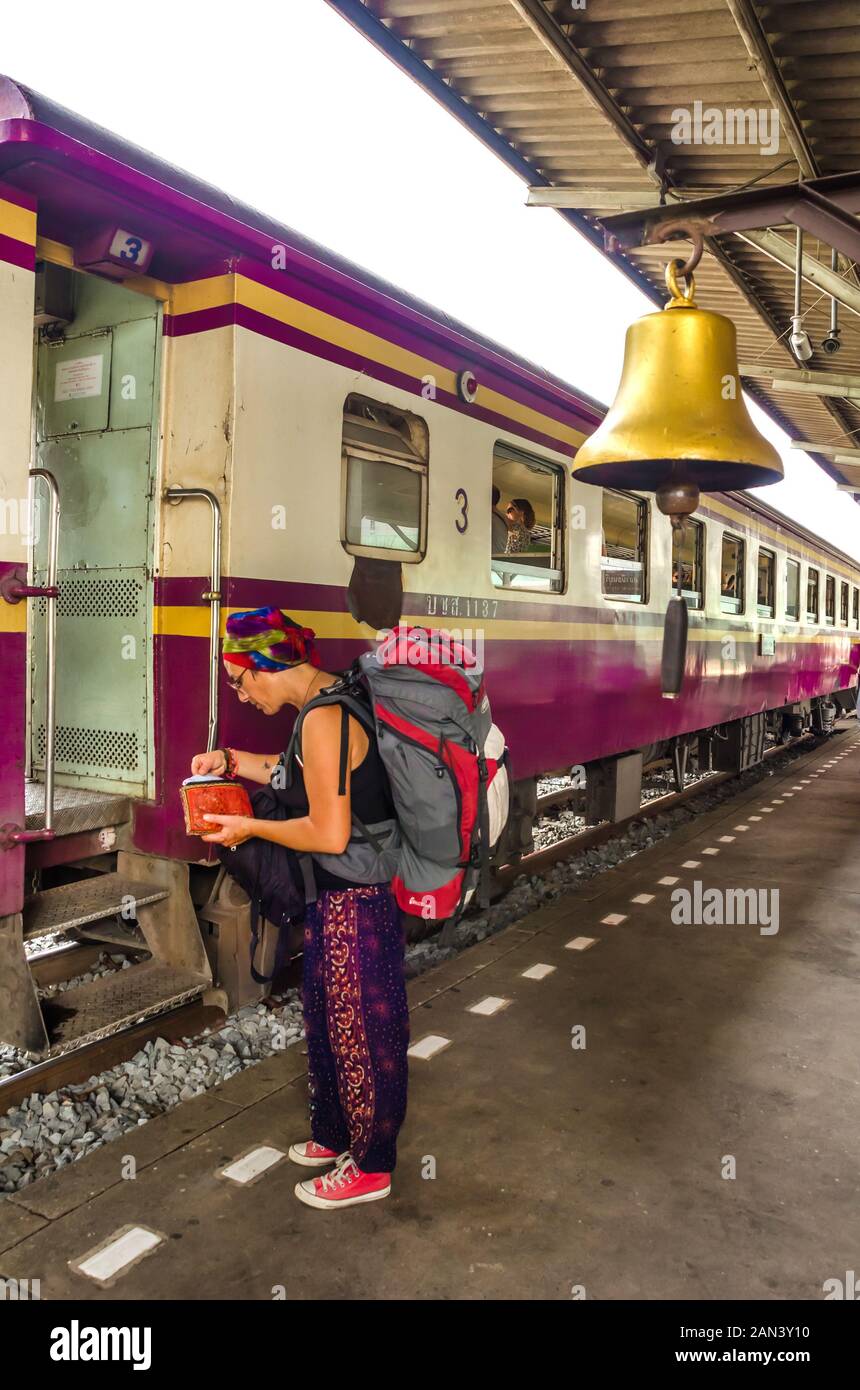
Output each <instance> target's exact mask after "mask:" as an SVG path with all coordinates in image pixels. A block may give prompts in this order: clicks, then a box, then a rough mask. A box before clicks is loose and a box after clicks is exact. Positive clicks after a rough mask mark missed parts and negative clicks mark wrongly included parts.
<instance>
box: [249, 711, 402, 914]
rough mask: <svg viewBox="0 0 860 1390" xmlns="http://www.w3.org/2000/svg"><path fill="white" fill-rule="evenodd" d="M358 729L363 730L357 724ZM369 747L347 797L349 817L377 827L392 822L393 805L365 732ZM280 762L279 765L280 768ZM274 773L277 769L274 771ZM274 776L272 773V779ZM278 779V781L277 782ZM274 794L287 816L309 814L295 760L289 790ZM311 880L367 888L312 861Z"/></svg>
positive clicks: (379, 761) (375, 749) (369, 734)
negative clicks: (287, 813) (388, 821)
mask: <svg viewBox="0 0 860 1390" xmlns="http://www.w3.org/2000/svg"><path fill="white" fill-rule="evenodd" d="M341 715H342V717H343V715H347V711H346V710H345V709H344V708H343V706H341ZM347 717H348V718H349V719H351V720H353V721H354V722H355V723H356V724H358V723H359V721H358V720H357V719H355V716H354V715H351V714H350V715H347ZM360 727H362V728H363V727H364V726H363V725H360ZM364 732H365V733H366V734H367V739H368V744H367V752H366V753H365V755H364V757H363V758H362V760H361V762H360V763H359V765H358V767H356V768H353V770H352V774H351V776H350V783H349V795H350V806H351V808H352V814H353V816H355V818H356V820H360V821H361V822H362V824H363V825H376V824H377V823H378V822H379V821H383V820H391V819H392V818H393V817H394V805H393V803H392V800H391V792H390V790H389V787H388V775H387V773H386V771H385V765H384V763H383V761H382V759H381V757H380V756H379V748H378V747H377V743H376V737H375V735H374V734H373V733H372V731H371V730H369V729H365V730H364ZM282 761H283V760H281V762H279V764H278V766H279V767H280V766H282ZM276 770H277V769H276ZM274 778H275V773H274V772H273V773H272V779H273V780H274ZM279 780H280V779H279ZM272 790H273V791H274V793H275V795H276V796H277V798H278V800H279V801H280V803H281V805H282V806H287V807H289V810H290V814H291V815H292V816H294V817H298V816H306V815H307V814H308V810H309V805H308V794H307V792H306V790H305V777H304V771H303V768H302V765H301V763H300V762H299V760H298V758H296V760H295V766H294V768H293V781H292V785H291V786H289V787H275V786H273V787H272ZM314 878H315V879H316V882H317V887H318V888H336V889H344V888H366V887H367V885H366V884H363V883H355V882H353V881H352V880H351V879H347V878H342V877H341V876H340V874H333V873H331V872H330V871H329V870H328V869H325V868H323V866H322V865H321V864H318V863H316V862H314Z"/></svg>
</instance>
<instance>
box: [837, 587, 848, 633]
mask: <svg viewBox="0 0 860 1390" xmlns="http://www.w3.org/2000/svg"><path fill="white" fill-rule="evenodd" d="M839 625H840V627H847V626H848V585H847V584H844V583H843V585H842V587H841V589H840V591H839Z"/></svg>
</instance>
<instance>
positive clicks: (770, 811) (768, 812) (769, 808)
mask: <svg viewBox="0 0 860 1390" xmlns="http://www.w3.org/2000/svg"><path fill="white" fill-rule="evenodd" d="M758 809H759V810H760V811H762V812H763V813H764V815H766V816H770V815H772V814H773V807H772V806H759V808H758ZM750 820H752V816H750Z"/></svg>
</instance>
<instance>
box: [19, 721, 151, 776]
mask: <svg viewBox="0 0 860 1390" xmlns="http://www.w3.org/2000/svg"><path fill="white" fill-rule="evenodd" d="M36 746H37V755H38V757H39V758H40V759H41V760H42V761H44V758H45V726H44V724H40V725H39V729H38V733H37V735H36ZM54 752H55V757H56V759H57V761H58V762H61V763H71V764H74V765H75V766H76V767H77V766H79V765H83V766H86V767H97V768H104V767H116V768H122V769H123V770H124V771H126V772H135V771H136V770H137V766H138V756H139V752H138V742H137V734H127V733H124V732H123V731H122V730H119V729H82V728H74V727H69V726H63V725H60V726H59V727H58V728H57V730H56V734H55V742H54Z"/></svg>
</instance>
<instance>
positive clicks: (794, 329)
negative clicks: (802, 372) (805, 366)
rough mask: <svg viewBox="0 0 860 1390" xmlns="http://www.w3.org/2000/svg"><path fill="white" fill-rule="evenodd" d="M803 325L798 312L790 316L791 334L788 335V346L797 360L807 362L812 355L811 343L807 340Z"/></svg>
mask: <svg viewBox="0 0 860 1390" xmlns="http://www.w3.org/2000/svg"><path fill="white" fill-rule="evenodd" d="M802 325H803V319H802V317H801V315H800V314H792V316H791V334H790V335H789V339H788V342H789V346H790V347H791V350H792V352H793V353H794V355H795V357H796V358H797V360H798V362H808V361H809V359H810V357H811V356H812V344H811V342H810V341H809V334H808V333H807V332H806V330H805V328H804V327H803V326H802Z"/></svg>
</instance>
